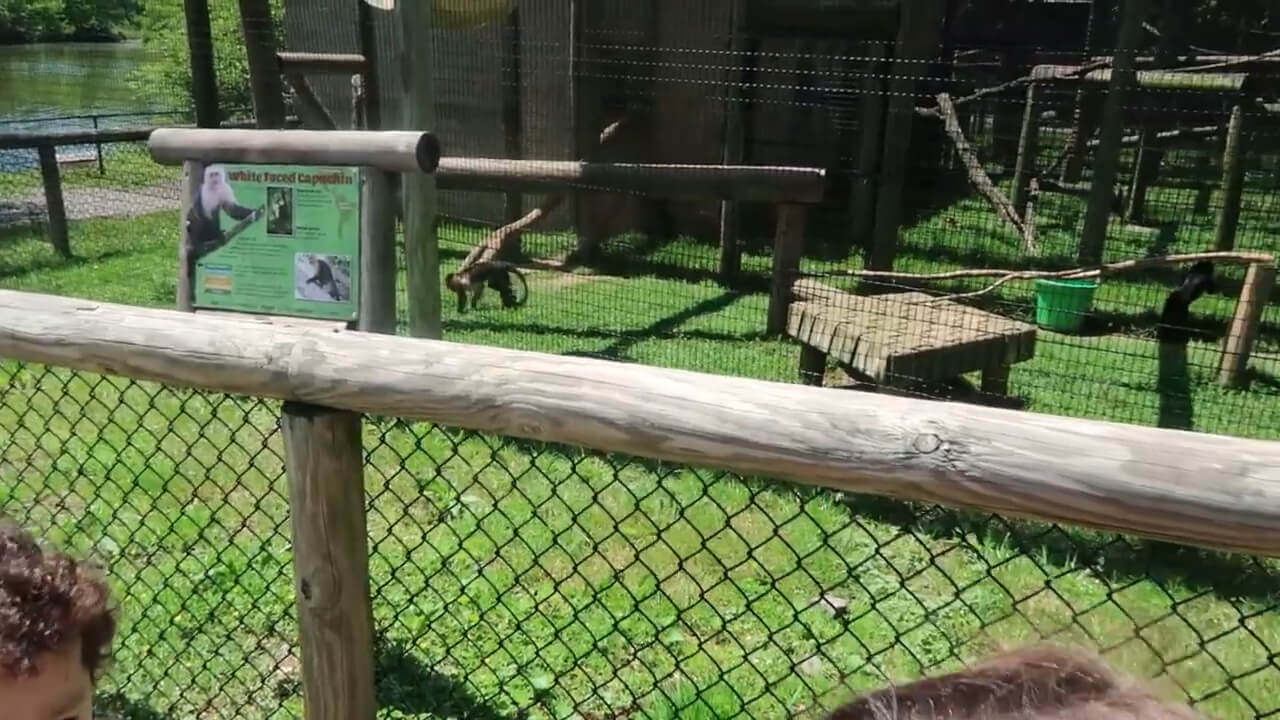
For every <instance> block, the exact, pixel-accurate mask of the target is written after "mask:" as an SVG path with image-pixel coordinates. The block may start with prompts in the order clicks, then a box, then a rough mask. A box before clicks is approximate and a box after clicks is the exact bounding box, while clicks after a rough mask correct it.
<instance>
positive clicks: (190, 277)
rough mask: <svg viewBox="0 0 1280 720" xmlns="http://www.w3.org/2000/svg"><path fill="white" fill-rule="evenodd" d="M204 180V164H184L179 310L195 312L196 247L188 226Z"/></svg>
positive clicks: (179, 224)
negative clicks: (197, 194) (189, 216)
mask: <svg viewBox="0 0 1280 720" xmlns="http://www.w3.org/2000/svg"><path fill="white" fill-rule="evenodd" d="M203 180H204V164H203V163H199V162H196V161H194V160H188V161H186V162H184V163H182V197H181V198H180V203H181V204H180V205H179V207H180V208H181V210H180V211H179V216H178V298H177V300H178V309H179V310H181V311H183V312H195V302H196V265H195V260H194V258H195V255H194V251H195V245H194V243H193V241H192V239H191V233H190V232H189V230H190V228H189V227H188V226H187V215H188V214H189V213H190V212H191V207H192V205H193V204H194V203H195V199H196V193H198V192H200V183H201V182H202V181H203Z"/></svg>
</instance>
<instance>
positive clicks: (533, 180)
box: [436, 157, 826, 204]
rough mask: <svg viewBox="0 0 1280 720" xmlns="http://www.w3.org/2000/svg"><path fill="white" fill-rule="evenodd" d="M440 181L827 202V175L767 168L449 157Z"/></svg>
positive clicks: (447, 185) (463, 186) (513, 188)
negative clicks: (825, 197)
mask: <svg viewBox="0 0 1280 720" xmlns="http://www.w3.org/2000/svg"><path fill="white" fill-rule="evenodd" d="M436 181H437V182H438V183H439V185H440V187H441V188H443V189H447V190H490V191H494V192H546V191H554V190H564V189H566V188H569V187H579V188H583V189H594V190H606V191H613V192H636V193H644V194H646V195H649V196H652V197H661V198H664V199H694V200H738V201H743V202H766V203H801V204H812V203H818V202H821V201H822V199H823V196H824V194H825V192H826V171H825V170H823V169H821V168H810V167H775V166H767V165H668V164H649V163H602V162H580V161H574V160H508V159H503V158H469V157H446V158H442V159H441V160H440V167H439V169H438V170H437V172H436Z"/></svg>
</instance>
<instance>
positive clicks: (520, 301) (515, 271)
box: [511, 265, 529, 307]
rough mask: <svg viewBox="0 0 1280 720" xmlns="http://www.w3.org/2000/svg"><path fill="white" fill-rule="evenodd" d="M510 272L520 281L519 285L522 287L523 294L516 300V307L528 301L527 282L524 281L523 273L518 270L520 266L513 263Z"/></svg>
mask: <svg viewBox="0 0 1280 720" xmlns="http://www.w3.org/2000/svg"><path fill="white" fill-rule="evenodd" d="M511 274H512V275H515V276H516V279H518V280H519V281H520V287H521V288H523V289H524V294H523V295H521V296H520V297H519V299H517V300H516V307H524V304H525V303H526V302H528V301H529V283H528V282H526V281H525V279H524V273H523V272H521V271H520V268H518V267H515V266H514V265H513V266H511Z"/></svg>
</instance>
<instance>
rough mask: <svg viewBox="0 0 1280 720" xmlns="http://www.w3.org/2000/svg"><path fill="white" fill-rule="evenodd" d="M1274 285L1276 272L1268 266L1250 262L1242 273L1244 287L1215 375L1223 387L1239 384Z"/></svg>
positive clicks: (1241, 289) (1241, 290)
mask: <svg viewBox="0 0 1280 720" xmlns="http://www.w3.org/2000/svg"><path fill="white" fill-rule="evenodd" d="M1275 284H1276V269H1275V267H1273V266H1271V265H1263V264H1262V263H1254V264H1252V265H1250V266H1249V269H1248V271H1247V272H1246V273H1245V276H1244V286H1243V287H1242V288H1240V301H1239V302H1238V303H1236V314H1235V316H1234V317H1232V319H1231V325H1230V326H1229V329H1228V330H1227V337H1226V339H1225V340H1224V341H1223V344H1222V360H1221V361H1220V364H1219V370H1218V375H1219V381H1220V382H1221V383H1222V384H1223V385H1225V386H1227V387H1232V386H1234V385H1237V384H1239V382H1240V379H1241V378H1242V377H1243V376H1244V371H1245V368H1247V367H1248V366H1249V356H1250V355H1251V354H1252V353H1253V346H1254V343H1256V342H1257V340H1258V325H1260V324H1261V322H1262V313H1263V311H1264V310H1266V307H1267V303H1268V302H1269V301H1270V298H1271V290H1272V287H1273V286H1275Z"/></svg>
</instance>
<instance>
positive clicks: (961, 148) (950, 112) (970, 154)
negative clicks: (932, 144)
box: [938, 93, 1036, 252]
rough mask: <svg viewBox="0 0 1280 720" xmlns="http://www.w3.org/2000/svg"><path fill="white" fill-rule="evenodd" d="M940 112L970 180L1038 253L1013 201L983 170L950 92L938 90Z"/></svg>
mask: <svg viewBox="0 0 1280 720" xmlns="http://www.w3.org/2000/svg"><path fill="white" fill-rule="evenodd" d="M938 113H939V115H941V117H942V122H943V128H944V129H945V131H946V133H947V137H949V138H951V144H952V145H953V146H954V147H955V150H956V154H957V155H959V156H960V160H961V161H962V162H963V163H964V166H965V170H966V171H967V173H968V175H969V182H971V183H973V186H974V188H976V189H977V191H978V192H979V193H981V194H982V196H983V197H984V198H986V199H987V202H989V203H991V206H992V207H994V208H995V209H996V212H997V213H998V214H999V215H1000V217H1003V218H1004V219H1005V220H1006V221H1007V222H1008V223H1009V224H1010V225H1012V226H1013V228H1014V229H1015V230H1017V231H1018V234H1019V235H1021V236H1022V242H1023V247H1024V248H1026V250H1027V252H1035V250H1036V247H1035V238H1034V237H1033V236H1032V233H1031V232H1029V231H1028V229H1027V226H1026V224H1025V223H1023V221H1022V218H1021V217H1019V216H1018V211H1017V210H1015V209H1014V207H1013V204H1012V203H1010V202H1009V200H1008V198H1006V197H1005V196H1004V194H1003V193H1001V192H1000V188H997V187H996V185H995V183H993V182H992V181H991V176H989V175H987V171H986V170H983V169H982V162H981V161H980V160H978V155H977V153H975V152H974V151H973V148H972V147H970V146H969V141H968V140H965V137H964V132H963V131H962V130H961V128H960V119H959V118H958V117H957V116H956V108H955V105H953V104H952V103H951V96H950V95H948V94H947V93H938Z"/></svg>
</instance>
